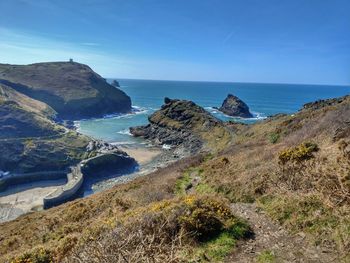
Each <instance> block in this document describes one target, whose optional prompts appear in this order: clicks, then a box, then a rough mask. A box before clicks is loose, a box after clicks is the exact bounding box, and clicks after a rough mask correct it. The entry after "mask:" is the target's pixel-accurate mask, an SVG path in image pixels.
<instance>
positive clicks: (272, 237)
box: [227, 203, 338, 263]
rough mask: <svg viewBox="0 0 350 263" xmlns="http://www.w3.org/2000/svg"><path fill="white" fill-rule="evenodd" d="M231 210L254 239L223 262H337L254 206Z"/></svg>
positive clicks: (249, 205) (301, 235) (246, 205)
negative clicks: (250, 229)
mask: <svg viewBox="0 0 350 263" xmlns="http://www.w3.org/2000/svg"><path fill="white" fill-rule="evenodd" d="M231 208H232V211H233V213H234V214H235V215H237V216H240V217H242V218H244V219H246V220H247V221H248V222H249V224H250V226H251V227H252V229H253V231H254V233H255V236H254V237H253V238H252V239H250V240H248V241H246V242H242V243H241V244H240V245H239V246H238V248H237V250H236V251H235V252H234V253H233V254H232V255H231V256H230V257H229V258H228V259H227V262H238V263H251V262H307V263H309V262H310V263H323V262H324V263H330V262H338V261H337V260H336V259H335V257H334V255H332V254H330V253H329V251H325V250H322V249H321V248H319V247H315V246H312V245H310V244H309V243H308V242H307V241H306V240H305V235H303V234H298V235H290V234H289V233H288V232H287V231H286V230H284V229H283V228H282V227H280V226H279V225H278V224H276V223H274V222H273V221H272V220H271V219H269V218H268V217H267V216H266V215H265V214H264V213H263V212H261V211H259V209H257V208H256V206H255V205H254V204H243V203H235V204H232V205H231ZM264 256H265V257H264ZM263 258H265V260H263ZM259 259H260V260H259Z"/></svg>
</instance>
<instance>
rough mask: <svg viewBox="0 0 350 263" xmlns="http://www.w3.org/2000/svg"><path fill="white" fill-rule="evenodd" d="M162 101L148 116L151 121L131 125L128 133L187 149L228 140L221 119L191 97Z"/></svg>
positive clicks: (205, 147)
mask: <svg viewBox="0 0 350 263" xmlns="http://www.w3.org/2000/svg"><path fill="white" fill-rule="evenodd" d="M164 103H165V104H164V105H163V106H162V107H161V109H160V110H158V111H156V112H155V113H153V114H152V115H151V116H150V117H149V119H148V120H149V122H150V124H148V125H146V126H138V127H132V128H130V132H131V134H133V135H134V136H135V137H142V138H145V139H149V140H151V141H152V142H153V143H155V144H159V145H169V146H172V147H175V148H177V149H178V151H181V152H187V153H195V152H198V151H200V150H202V149H219V148H220V147H221V146H222V145H221V144H222V143H224V144H225V143H228V141H229V140H230V138H231V136H230V133H229V131H228V130H227V129H226V127H225V125H224V124H223V122H222V121H220V120H218V119H216V118H215V117H213V116H212V115H210V114H209V113H208V112H207V111H205V110H204V109H203V108H202V107H200V106H198V105H196V104H195V103H193V102H192V101H186V100H172V99H169V98H165V99H164ZM219 140H220V143H217V141H219Z"/></svg>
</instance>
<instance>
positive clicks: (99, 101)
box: [0, 62, 137, 221]
mask: <svg viewBox="0 0 350 263" xmlns="http://www.w3.org/2000/svg"><path fill="white" fill-rule="evenodd" d="M130 110H131V100H130V98H129V97H128V96H127V95H126V94H125V93H124V92H123V91H121V90H119V89H117V88H116V87H114V86H112V85H110V84H108V83H107V82H106V81H105V80H104V79H103V78H101V77H100V76H99V75H98V74H97V73H95V72H94V71H93V70H92V69H90V68H89V67H88V66H86V65H83V64H79V63H75V62H52V63H37V64H31V65H8V64H0V170H1V171H3V172H2V173H1V178H0V191H5V190H11V189H13V187H15V186H17V185H18V184H21V183H33V182H40V181H43V180H49V181H50V180H57V179H65V180H66V181H67V184H66V185H65V186H62V187H60V188H59V189H58V190H57V191H56V192H55V193H51V195H53V196H54V199H55V202H50V205H49V206H52V205H53V204H55V205H56V204H60V203H62V202H64V201H67V200H70V199H72V198H73V197H74V196H75V195H76V193H77V192H78V191H79V189H80V186H81V185H82V183H83V176H84V173H85V174H89V175H90V176H91V173H92V171H93V173H94V174H98V172H99V173H102V172H106V173H108V172H109V173H111V172H113V171H118V169H129V170H133V169H134V168H135V167H136V165H137V163H136V161H135V160H134V159H133V158H131V157H129V156H128V155H127V154H126V153H125V152H123V151H121V150H120V149H118V148H117V147H116V146H112V145H109V144H107V143H104V142H100V141H96V140H94V139H91V138H90V137H87V136H84V135H82V134H80V133H78V132H76V131H74V130H72V129H69V128H67V127H65V126H63V125H62V124H61V123H62V120H67V119H68V120H74V119H77V118H90V117H96V116H103V115H104V114H108V113H116V112H121V113H123V112H129V111H130ZM44 201H45V200H44ZM44 206H45V204H44ZM5 209H6V208H5ZM28 209H30V207H29V208H28ZM20 210H21V209H20ZM11 211H12V212H11ZM23 212H27V210H26V209H24V210H21V211H18V210H16V209H12V210H9V212H8V213H2V214H5V215H7V216H6V217H7V218H3V219H2V221H3V220H8V219H11V218H14V217H16V216H18V214H21V213H23ZM11 213H12V214H11Z"/></svg>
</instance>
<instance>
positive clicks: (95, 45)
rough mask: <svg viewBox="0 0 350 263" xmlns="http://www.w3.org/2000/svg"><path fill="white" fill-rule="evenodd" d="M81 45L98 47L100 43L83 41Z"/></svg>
mask: <svg viewBox="0 0 350 263" xmlns="http://www.w3.org/2000/svg"><path fill="white" fill-rule="evenodd" d="M81 44H82V45H83V46H89V47H98V46H100V43H95V42H84V43H81Z"/></svg>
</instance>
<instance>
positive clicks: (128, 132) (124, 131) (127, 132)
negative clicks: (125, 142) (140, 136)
mask: <svg viewBox="0 0 350 263" xmlns="http://www.w3.org/2000/svg"><path fill="white" fill-rule="evenodd" d="M117 133H119V134H122V135H129V136H132V134H131V133H130V130H129V129H124V130H121V131H118V132H117Z"/></svg>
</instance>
